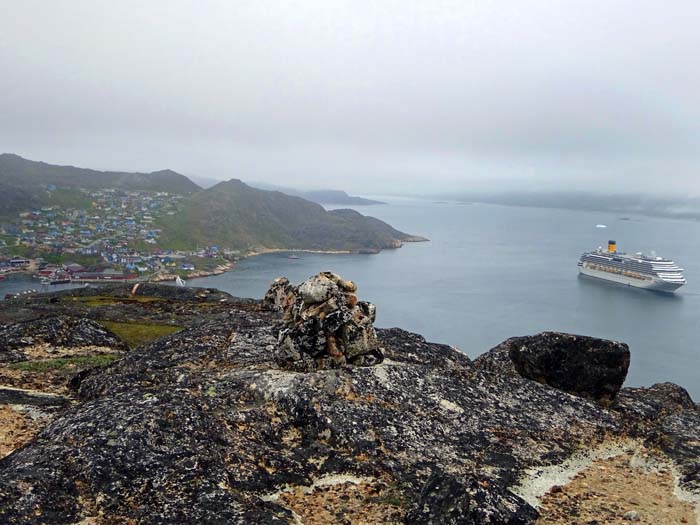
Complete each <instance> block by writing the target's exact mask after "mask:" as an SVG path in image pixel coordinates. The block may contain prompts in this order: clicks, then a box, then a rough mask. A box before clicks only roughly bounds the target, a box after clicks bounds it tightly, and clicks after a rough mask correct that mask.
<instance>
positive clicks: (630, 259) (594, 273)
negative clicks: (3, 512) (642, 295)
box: [578, 241, 686, 293]
mask: <svg viewBox="0 0 700 525" xmlns="http://www.w3.org/2000/svg"><path fill="white" fill-rule="evenodd" d="M578 271H579V273H581V274H583V275H588V276H590V277H597V278H598V279H604V280H606V281H613V282H616V283H619V284H624V285H627V286H635V287H637V288H645V289H647V290H654V291H657V292H668V293H672V292H675V291H676V290H677V289H678V288H680V287H681V286H683V285H684V284H685V283H686V281H685V277H683V268H679V267H678V265H676V263H674V262H673V261H671V260H669V259H664V258H663V257H657V256H656V255H655V254H654V253H653V252H652V256H651V257H648V256H646V255H642V254H641V253H636V254H634V255H628V254H626V253H620V252H618V251H617V244H616V243H615V241H609V242H608V250H607V251H604V250H603V249H602V248H598V249H597V250H596V251H593V252H586V253H584V254H583V255H581V260H580V261H579V262H578Z"/></svg>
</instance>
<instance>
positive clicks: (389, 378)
mask: <svg viewBox="0 0 700 525" xmlns="http://www.w3.org/2000/svg"><path fill="white" fill-rule="evenodd" d="M360 292H361V291H360ZM373 312H374V307H373V305H371V304H369V303H363V302H362V301H359V300H358V291H357V289H356V287H355V286H354V284H353V283H351V282H349V281H344V280H342V279H340V278H339V277H338V276H335V275H334V274H331V273H326V274H323V275H319V276H317V277H316V278H315V279H313V280H310V281H308V282H306V283H303V284H302V285H301V286H294V285H292V284H291V283H288V282H286V281H284V280H278V281H276V283H274V286H273V287H272V289H271V290H270V293H269V294H268V295H267V296H266V298H265V300H264V301H252V300H240V299H236V298H233V297H231V296H228V295H227V294H223V293H221V292H217V291H215V290H202V289H178V288H169V287H163V286H156V285H149V286H145V287H143V289H141V288H139V289H138V290H136V293H135V294H132V293H130V290H129V289H128V288H125V287H120V286H112V287H108V288H103V289H100V290H95V289H81V290H77V291H67V292H62V293H58V294H52V295H46V296H34V297H23V298H21V299H17V300H13V301H10V302H5V303H0V319H2V320H3V321H4V322H5V324H7V325H13V326H7V327H6V328H5V329H4V331H3V334H6V335H3V337H4V339H2V341H3V345H4V346H2V347H0V353H6V354H7V355H10V354H11V355H12V357H11V358H9V359H5V362H7V361H12V362H13V363H15V364H16V363H19V362H26V360H27V359H29V360H31V359H38V360H39V361H42V360H44V359H45V357H42V356H41V355H39V356H38V357H36V358H33V357H32V354H31V352H29V351H28V350H27V346H28V345H29V346H32V345H34V344H39V341H38V340H37V341H34V340H32V341H27V340H26V337H27V335H26V334H27V330H28V329H29V328H30V327H31V326H32V323H35V322H37V321H33V320H32V319H33V318H34V319H36V318H42V319H45V318H48V317H51V316H65V315H66V314H70V313H73V314H74V315H75V316H76V317H80V318H85V319H90V322H87V321H81V323H82V324H81V325H80V326H84V327H86V328H85V329H84V330H82V329H81V330H82V331H81V333H83V334H84V336H81V337H78V338H77V339H75V338H73V339H70V338H66V337H59V339H56V341H60V343H61V345H63V347H62V348H63V350H62V352H64V353H65V352H67V350H66V349H67V348H68V347H70V345H78V346H76V348H77V347H81V348H83V347H84V345H85V343H86V341H89V338H90V337H95V338H97V340H98V342H99V343H100V344H104V343H106V342H107V341H108V339H107V338H108V337H112V335H109V333H107V332H104V333H103V332H102V331H100V330H95V329H93V328H94V327H93V325H92V324H91V323H98V324H99V323H103V322H104V320H106V319H110V320H112V321H113V322H116V320H117V319H120V322H121V323H122V324H125V325H128V324H137V323H139V324H142V325H143V324H144V323H147V324H149V325H153V326H160V325H163V324H170V325H171V326H174V325H177V326H179V328H181V330H180V331H178V332H176V333H172V334H170V335H168V336H166V337H163V338H157V339H153V340H152V341H151V342H147V343H145V344H143V345H141V346H138V347H136V348H135V349H132V350H130V351H128V352H126V353H123V352H124V347H123V345H122V344H121V343H120V342H118V341H114V342H112V343H109V344H113V345H114V346H115V351H117V352H121V355H123V357H121V356H120V357H119V358H117V359H115V360H114V361H113V362H112V363H111V364H109V365H108V366H106V367H94V368H88V369H83V370H82V371H78V372H76V374H75V375H74V376H72V377H71V378H66V381H67V382H68V385H69V388H68V389H67V390H66V392H65V393H64V394H62V399H63V400H64V402H65V404H64V405H54V406H53V408H51V410H44V411H42V410H43V409H41V406H40V403H39V402H38V401H37V402H34V401H33V399H34V398H33V397H32V396H35V397H36V396H38V395H39V393H37V392H34V393H29V394H26V396H25V397H24V398H21V399H19V398H18V397H16V396H15V397H12V396H10V395H9V394H6V397H5V398H4V399H5V400H6V401H5V403H6V405H5V407H4V408H3V410H5V412H6V414H8V415H7V416H6V418H5V419H6V421H5V427H4V428H9V427H8V425H7V421H8V420H9V421H11V422H12V423H13V424H14V427H12V428H15V429H18V430H17V432H18V435H19V436H21V437H18V438H17V445H16V446H18V447H19V448H16V449H15V450H14V451H13V452H11V453H9V455H7V456H6V457H5V458H4V459H2V460H0V522H2V523H17V524H25V523H26V524H29V523H45V524H59V523H60V524H64V523H96V524H113V523H114V524H116V523H118V524H122V523H153V524H165V523H241V524H244V523H245V524H249V523H269V524H291V523H297V524H298V523H303V524H322V523H323V524H326V523H425V524H428V523H432V524H437V523H465V524H529V523H540V524H546V523H549V524H553V523H579V522H580V523H594V522H598V523H625V522H627V520H631V521H639V522H640V523H691V522H692V520H694V519H695V516H694V514H693V513H694V508H695V507H694V506H695V505H696V504H697V502H698V501H699V500H698V494H700V464H699V463H698V457H700V443H699V442H698V440H697V436H698V435H700V410H699V408H698V406H697V405H695V404H694V403H693V401H692V400H691V399H690V397H689V396H688V394H687V392H685V391H684V390H683V389H682V388H681V387H679V386H676V385H671V384H662V385H655V386H653V387H650V388H620V386H621V385H622V383H623V381H624V378H625V375H626V373H627V367H628V365H629V360H630V351H629V349H628V348H627V346H626V345H624V344H622V343H616V342H611V341H602V340H599V339H593V338H588V337H581V336H574V335H569V334H558V333H545V334H540V335H536V336H528V337H519V338H514V339H510V340H508V341H506V342H504V343H503V344H502V345H499V346H498V347H496V348H494V349H493V350H491V351H490V352H487V353H486V354H483V355H482V356H480V357H479V358H478V359H476V360H474V361H472V360H470V359H469V358H468V357H467V356H466V355H465V354H464V353H462V352H460V351H458V350H456V349H454V348H451V347H448V346H445V345H440V344H433V343H429V342H427V341H425V340H424V339H423V338H422V337H421V336H419V335H417V334H412V333H409V332H406V331H403V330H401V329H398V328H394V329H375V328H374V327H373V326H372V324H371V321H372V320H373ZM120 315H121V317H119V316H120ZM15 322H19V323H21V325H18V326H14V323H15ZM42 323H43V324H42ZM54 324H55V323H53V324H52V323H48V326H54ZM36 326H37V330H39V329H40V328H41V330H42V332H41V333H42V334H46V332H47V328H46V326H47V324H46V322H43V321H42V322H38V324H36ZM60 326H64V325H60ZM121 333H122V335H123V334H127V333H128V332H126V331H122V332H121ZM12 334H16V335H12ZM90 334H93V335H92V336H90ZM113 335H116V336H119V334H116V333H114V334H113ZM30 337H31V336H30ZM47 337H49V336H47V335H42V336H41V344H46V341H47V340H48V341H49V343H48V344H49V346H53V345H54V344H55V343H53V342H51V341H53V340H51V339H47ZM17 338H25V340H24V342H22V343H18V342H17ZM56 344H57V343H56ZM66 345H68V346H66ZM18 348H23V353H22V355H19V354H17V349H18ZM631 355H632V358H633V355H634V354H633V352H632V354H631ZM362 356H369V357H370V358H369V359H367V358H363V357H362ZM18 359H23V360H24V361H17V360H18ZM0 361H2V360H0ZM2 366H4V365H2ZM2 366H0V368H2ZM7 391H8V389H6V388H2V387H0V401H1V400H2V399H3V398H2V395H3V392H7ZM15 392H16V390H15ZM8 400H9V401H8ZM37 412H41V413H43V414H44V415H43V416H41V418H43V419H41V418H39V417H38V416H36V415H35V416H32V414H36V413H37ZM13 414H14V415H13ZM1 415H2V413H0V416H1ZM33 417H34V419H32V418H33ZM11 418H14V419H11ZM21 418H24V419H21ZM23 422H24V423H23ZM22 424H24V425H25V426H24V427H22ZM34 435H35V436H36V437H32V436H34ZM16 437H17V436H16ZM6 439H7V438H6ZM5 448H6V450H8V451H9V449H12V448H14V446H13V445H12V443H10V444H8V443H5ZM608 458H610V459H609V461H614V463H605V461H608ZM601 462H603V463H601ZM594 471H595V472H594ZM601 473H602V474H601ZM594 474H595V475H594ZM595 476H598V477H595ZM649 476H658V480H660V481H659V482H658V483H656V484H651V486H652V487H654V489H653V490H654V491H655V492H654V493H649V494H647V493H644V492H640V491H642V490H649V489H643V488H640V487H647V486H648V485H644V484H643V483H642V481H645V480H646V481H648V479H647V478H648V477H649ZM593 479H601V481H600V483H601V485H600V486H598V485H590V484H588V483H587V481H586V480H588V481H590V480H593ZM603 479H604V481H602V480H603ZM649 479H653V480H657V478H649ZM661 481H664V483H666V482H667V484H666V485H664V484H661ZM603 483H605V485H604V484H603ZM674 484H677V489H676V490H675V493H674ZM638 489H639V490H638ZM664 490H665V491H666V492H664ZM662 493H663V494H664V495H666V496H667V499H664V500H661V499H659V498H660V495H661V494H662ZM666 493H667V494H666ZM625 494H631V495H629V496H624V495H625ZM611 495H615V496H616V497H617V496H620V498H618V499H614V500H611V499H610V497H611ZM621 495H622V496H621ZM623 496H624V497H623ZM679 497H680V498H681V499H679ZM682 500H683V501H682ZM610 501H612V502H610ZM667 501H668V504H667V503H666V502H667ZM652 502H656V504H654V505H652ZM660 502H663V505H661V506H660V505H659V503H660ZM587 505H588V506H587ZM590 505H598V507H595V509H596V510H595V517H594V518H590V519H589V518H587V521H578V518H577V516H588V515H589V514H587V513H588V512H589V511H588V510H587V509H589V507H590ZM664 516H666V517H668V516H672V519H673V520H676V521H664V519H666V518H664ZM591 520H593V521H591ZM596 520H597V521H596Z"/></svg>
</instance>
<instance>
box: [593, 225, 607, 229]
mask: <svg viewBox="0 0 700 525" xmlns="http://www.w3.org/2000/svg"><path fill="white" fill-rule="evenodd" d="M595 227H596V228H607V226H606V225H605V224H596V225H595Z"/></svg>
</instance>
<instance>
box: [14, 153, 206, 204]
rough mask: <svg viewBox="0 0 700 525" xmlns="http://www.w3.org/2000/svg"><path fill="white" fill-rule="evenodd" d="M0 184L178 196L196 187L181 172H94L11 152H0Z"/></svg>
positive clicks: (194, 189) (18, 186)
mask: <svg viewBox="0 0 700 525" xmlns="http://www.w3.org/2000/svg"><path fill="white" fill-rule="evenodd" d="M0 184H2V185H7V186H12V187H15V188H36V187H38V186H44V187H45V186H47V185H49V184H53V185H56V186H59V187H64V188H88V189H101V188H118V189H126V190H143V191H167V192H169V193H179V194H182V195H187V194H190V193H193V192H195V191H197V190H199V189H200V187H199V186H197V185H196V184H195V183H194V182H192V181H191V180H190V179H188V178H187V177H185V176H184V175H181V174H180V173H177V172H175V171H172V170H167V169H166V170H160V171H154V172H151V173H136V172H133V173H132V172H123V171H98V170H92V169H87V168H76V167H75V166H57V165H54V164H47V163H45V162H40V161H35V160H28V159H25V158H22V157H20V156H19V155H15V154H13V153H3V154H0Z"/></svg>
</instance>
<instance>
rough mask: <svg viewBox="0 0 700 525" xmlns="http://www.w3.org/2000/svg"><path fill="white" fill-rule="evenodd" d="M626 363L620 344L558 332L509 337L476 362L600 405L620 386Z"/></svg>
mask: <svg viewBox="0 0 700 525" xmlns="http://www.w3.org/2000/svg"><path fill="white" fill-rule="evenodd" d="M629 364H630V352H629V348H628V346H627V345H626V344H624V343H618V342H615V341H608V340H604V339H597V338H595V337H586V336H581V335H573V334H564V333H559V332H543V333H541V334H538V335H534V336H525V337H513V338H511V339H508V340H507V341H504V342H503V343H501V344H500V345H498V346H497V347H495V348H493V349H492V350H490V351H489V352H488V353H486V354H485V355H483V356H481V357H480V358H479V359H478V360H477V361H476V365H477V366H478V367H480V368H482V369H483V370H493V371H500V372H516V373H518V374H519V375H521V376H522V377H525V378H527V379H532V380H533V381H537V382H539V383H542V384H545V385H549V386H552V387H554V388H558V389H560V390H563V391H565V392H569V393H571V394H575V395H579V396H582V397H585V398H588V399H592V400H595V401H597V402H599V403H604V404H607V403H609V402H610V401H612V400H613V399H614V398H615V395H616V394H617V392H618V391H619V390H620V387H622V384H623V383H624V381H625V378H626V377H627V369H628V368H629Z"/></svg>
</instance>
